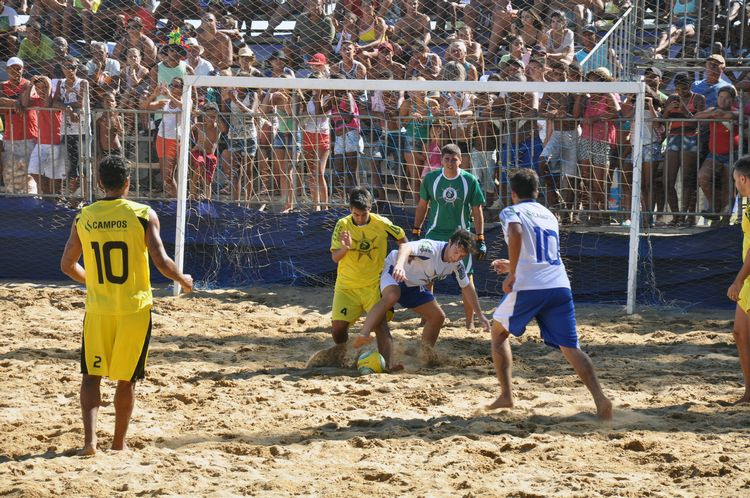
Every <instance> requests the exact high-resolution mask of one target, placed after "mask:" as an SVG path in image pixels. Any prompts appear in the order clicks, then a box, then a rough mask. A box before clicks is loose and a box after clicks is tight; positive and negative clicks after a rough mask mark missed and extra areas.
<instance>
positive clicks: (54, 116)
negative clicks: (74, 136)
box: [31, 97, 63, 145]
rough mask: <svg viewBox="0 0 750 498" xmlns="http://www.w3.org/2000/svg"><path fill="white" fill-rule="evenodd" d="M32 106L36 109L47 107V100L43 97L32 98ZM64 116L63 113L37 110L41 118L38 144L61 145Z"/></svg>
mask: <svg viewBox="0 0 750 498" xmlns="http://www.w3.org/2000/svg"><path fill="white" fill-rule="evenodd" d="M31 105H32V106H34V107H45V106H46V105H47V100H45V99H43V98H41V97H32V98H31ZM62 114H63V113H62V111H50V110H43V109H39V110H37V115H38V116H39V140H38V141H37V143H40V144H47V145H59V144H60V142H61V138H60V128H61V127H62Z"/></svg>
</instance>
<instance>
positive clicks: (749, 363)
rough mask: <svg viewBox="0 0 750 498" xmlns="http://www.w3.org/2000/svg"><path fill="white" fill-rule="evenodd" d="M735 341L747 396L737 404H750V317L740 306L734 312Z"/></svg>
mask: <svg viewBox="0 0 750 498" xmlns="http://www.w3.org/2000/svg"><path fill="white" fill-rule="evenodd" d="M732 332H733V334H734V341H735V343H736V344H737V353H738V354H739V357H740V368H742V375H743V376H744V378H745V394H744V395H743V396H742V397H741V398H740V399H738V400H737V401H736V402H735V403H737V404H739V403H750V317H748V315H747V313H745V311H744V310H743V309H742V308H741V307H740V306H739V305H738V306H737V310H736V311H735V312H734V330H733V331H732Z"/></svg>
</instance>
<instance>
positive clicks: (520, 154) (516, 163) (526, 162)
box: [499, 140, 544, 172]
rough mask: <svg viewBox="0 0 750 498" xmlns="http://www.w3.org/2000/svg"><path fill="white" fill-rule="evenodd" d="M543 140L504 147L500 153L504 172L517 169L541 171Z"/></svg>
mask: <svg viewBox="0 0 750 498" xmlns="http://www.w3.org/2000/svg"><path fill="white" fill-rule="evenodd" d="M543 148H544V147H543V146H542V141H541V140H534V141H533V143H532V140H527V141H525V142H518V143H511V144H510V145H503V146H502V150H501V151H500V160H499V162H500V164H502V166H503V169H504V170H508V169H515V168H531V169H533V170H535V171H537V172H538V171H539V156H541V155H542V149H543Z"/></svg>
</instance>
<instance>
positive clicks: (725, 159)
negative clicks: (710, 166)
mask: <svg viewBox="0 0 750 498" xmlns="http://www.w3.org/2000/svg"><path fill="white" fill-rule="evenodd" d="M734 157H735V159H736V158H737V153H736V152H735V153H734ZM710 159H713V161H714V162H715V163H719V164H723V165H724V166H729V161H730V160H731V156H730V155H729V154H714V153H713V152H709V153H708V155H707V156H706V159H705V160H706V161H708V160H710Z"/></svg>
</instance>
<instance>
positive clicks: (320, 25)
mask: <svg viewBox="0 0 750 498" xmlns="http://www.w3.org/2000/svg"><path fill="white" fill-rule="evenodd" d="M324 9H325V8H324V5H323V1H322V0H308V2H307V9H306V10H305V12H303V13H302V14H300V15H299V16H297V19H296V21H297V22H296V24H295V25H294V32H293V33H292V42H291V45H290V53H291V54H292V55H293V56H294V57H296V58H297V59H296V60H295V63H296V64H295V65H296V66H297V65H299V62H300V61H301V60H306V59H308V58H309V57H310V56H312V55H313V54H317V53H320V54H323V55H325V56H326V58H328V56H329V55H330V53H331V44H332V43H333V39H334V36H335V35H336V28H335V27H334V24H333V19H331V17H330V16H327V15H325V10H324Z"/></svg>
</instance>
